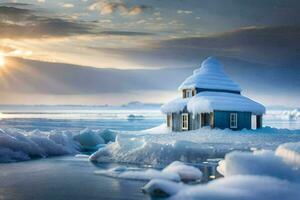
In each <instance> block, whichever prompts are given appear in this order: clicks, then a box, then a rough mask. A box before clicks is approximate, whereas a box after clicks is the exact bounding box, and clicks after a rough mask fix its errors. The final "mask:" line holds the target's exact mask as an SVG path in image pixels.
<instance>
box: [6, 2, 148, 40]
mask: <svg viewBox="0 0 300 200" xmlns="http://www.w3.org/2000/svg"><path fill="white" fill-rule="evenodd" d="M82 34H92V35H112V36H147V35H152V33H147V32H137V31H122V30H115V31H114V30H110V31H101V30H98V28H97V25H95V24H94V23H89V22H82V21H74V20H73V21H71V20H68V19H62V18H54V17H48V16H43V15H38V14H37V12H36V11H35V10H32V9H27V8H16V7H8V6H0V37H1V38H11V39H18V38H33V39H36V38H45V37H46V38H47V37H66V36H72V35H82Z"/></svg>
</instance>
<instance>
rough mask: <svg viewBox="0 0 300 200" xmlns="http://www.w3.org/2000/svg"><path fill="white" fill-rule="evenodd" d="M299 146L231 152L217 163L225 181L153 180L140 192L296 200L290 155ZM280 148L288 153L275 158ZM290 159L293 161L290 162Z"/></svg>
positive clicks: (297, 171) (299, 173)
mask: <svg viewBox="0 0 300 200" xmlns="http://www.w3.org/2000/svg"><path fill="white" fill-rule="evenodd" d="M299 147H300V143H299V142H298V143H286V144H283V145H281V146H279V147H278V148H277V150H276V153H275V152H274V151H270V150H259V151H254V152H236V151H235V152H231V153H229V154H227V155H226V156H225V159H224V160H223V161H220V163H219V167H218V171H219V172H220V173H221V174H223V175H224V178H219V179H216V180H213V181H211V182H209V183H207V184H198V185H187V184H182V183H181V184H178V183H175V182H170V181H166V180H152V181H150V182H149V183H148V184H147V185H146V186H145V187H144V188H143V191H144V192H146V193H148V194H150V195H155V196H157V195H160V196H167V197H170V198H169V199H209V200H227V199H228V200H240V199H243V200H274V199H288V200H297V199H299V195H300V191H299V188H300V168H299V167H300V165H299V163H297V162H296V163H295V162H290V161H295V159H294V157H293V156H292V157H290V153H294V154H297V153H299ZM281 149H288V150H289V151H290V152H289V153H288V154H286V153H282V154H280V155H278V153H277V152H278V151H279V152H280V151H281ZM290 158H292V159H290Z"/></svg>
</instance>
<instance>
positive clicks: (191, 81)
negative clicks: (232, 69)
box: [178, 57, 241, 92]
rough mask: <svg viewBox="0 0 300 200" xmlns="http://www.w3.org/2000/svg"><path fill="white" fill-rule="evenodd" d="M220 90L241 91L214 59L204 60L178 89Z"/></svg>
mask: <svg viewBox="0 0 300 200" xmlns="http://www.w3.org/2000/svg"><path fill="white" fill-rule="evenodd" d="M196 87H197V88H205V89H220V90H230V91H238V92H240V91H241V88H240V87H239V85H238V84H236V83H235V82H234V81H232V80H231V79H230V78H229V77H228V76H227V75H226V74H225V72H224V70H223V66H222V64H221V63H220V62H219V61H218V60H217V59H216V58H214V57H209V58H207V59H206V60H204V61H203V62H202V64H201V67H200V68H199V69H197V70H195V71H194V73H193V75H192V76H190V77H188V78H187V79H186V80H185V81H184V82H183V83H182V84H181V85H180V86H179V88H178V90H183V89H193V88H196Z"/></svg>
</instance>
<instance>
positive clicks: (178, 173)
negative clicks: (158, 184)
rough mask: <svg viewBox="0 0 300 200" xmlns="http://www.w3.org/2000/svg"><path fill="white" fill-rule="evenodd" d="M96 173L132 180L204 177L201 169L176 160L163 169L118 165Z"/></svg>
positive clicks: (197, 178)
mask: <svg viewBox="0 0 300 200" xmlns="http://www.w3.org/2000/svg"><path fill="white" fill-rule="evenodd" d="M95 174H97V175H103V176H108V177H114V178H123V179H132V180H151V179H163V180H170V181H175V182H179V181H185V182H191V181H199V180H201V178H202V172H201V171H200V170H199V169H197V168H196V167H193V166H189V165H186V164H184V163H182V162H179V161H174V162H173V163H171V164H170V165H168V166H167V167H166V168H164V169H163V170H157V169H141V168H132V167H125V166H118V167H115V168H111V169H108V170H97V171H95Z"/></svg>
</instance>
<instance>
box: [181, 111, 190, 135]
mask: <svg viewBox="0 0 300 200" xmlns="http://www.w3.org/2000/svg"><path fill="white" fill-rule="evenodd" d="M185 125H186V126H185ZM181 129H182V130H184V131H187V130H189V114H188V113H182V114H181Z"/></svg>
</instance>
